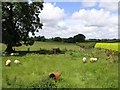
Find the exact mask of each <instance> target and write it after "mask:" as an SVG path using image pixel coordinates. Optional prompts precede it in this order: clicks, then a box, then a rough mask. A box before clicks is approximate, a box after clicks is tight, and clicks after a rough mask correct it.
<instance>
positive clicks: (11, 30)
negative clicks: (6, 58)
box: [2, 2, 43, 46]
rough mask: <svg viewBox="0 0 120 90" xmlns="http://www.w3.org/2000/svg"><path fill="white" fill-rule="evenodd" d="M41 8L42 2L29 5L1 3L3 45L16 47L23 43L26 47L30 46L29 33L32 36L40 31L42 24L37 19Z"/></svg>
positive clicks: (23, 3)
mask: <svg viewBox="0 0 120 90" xmlns="http://www.w3.org/2000/svg"><path fill="white" fill-rule="evenodd" d="M42 8H43V2H32V3H30V4H29V3H28V2H2V37H3V38H2V41H3V43H5V44H11V45H12V46H13V45H14V46H16V45H17V43H20V42H21V41H24V42H25V44H26V45H32V44H33V40H32V39H31V38H30V37H29V32H31V33H33V35H34V32H35V31H39V29H42V26H43V24H42V23H41V22H40V18H39V14H40V12H41V10H42ZM25 38H26V39H25ZM31 40H32V41H31ZM27 42H28V43H27Z"/></svg>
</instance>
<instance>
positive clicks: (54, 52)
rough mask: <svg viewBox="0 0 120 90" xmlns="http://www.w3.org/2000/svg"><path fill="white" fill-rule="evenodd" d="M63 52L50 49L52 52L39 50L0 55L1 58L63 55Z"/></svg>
mask: <svg viewBox="0 0 120 90" xmlns="http://www.w3.org/2000/svg"><path fill="white" fill-rule="evenodd" d="M64 53H65V51H64V50H60V49H52V50H46V49H41V50H36V51H15V52H14V53H10V54H9V53H5V52H3V53H2V54H1V56H2V57H4V56H24V55H26V54H49V55H50V54H64Z"/></svg>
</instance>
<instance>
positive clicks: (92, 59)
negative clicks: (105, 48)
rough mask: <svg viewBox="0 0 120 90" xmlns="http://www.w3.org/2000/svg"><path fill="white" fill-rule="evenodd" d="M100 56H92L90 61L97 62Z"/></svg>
mask: <svg viewBox="0 0 120 90" xmlns="http://www.w3.org/2000/svg"><path fill="white" fill-rule="evenodd" d="M97 61H98V58H90V62H97Z"/></svg>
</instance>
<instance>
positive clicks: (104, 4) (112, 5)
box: [99, 1, 118, 11]
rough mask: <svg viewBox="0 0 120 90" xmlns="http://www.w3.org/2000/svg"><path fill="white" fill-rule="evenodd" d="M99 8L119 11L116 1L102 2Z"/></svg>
mask: <svg viewBox="0 0 120 90" xmlns="http://www.w3.org/2000/svg"><path fill="white" fill-rule="evenodd" d="M99 7H100V8H103V9H105V10H108V11H118V2H114V1H111V2H102V1H101V2H100V4H99Z"/></svg>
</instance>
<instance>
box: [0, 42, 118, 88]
mask: <svg viewBox="0 0 120 90" xmlns="http://www.w3.org/2000/svg"><path fill="white" fill-rule="evenodd" d="M2 47H3V51H4V50H5V48H6V46H5V45H3V44H2ZM28 47H29V48H30V51H35V50H40V48H41V49H49V50H51V49H52V48H54V47H59V48H60V49H61V50H64V49H66V52H65V53H64V54H37V53H36V54H35V53H27V54H25V55H22V56H5V57H2V87H3V88H118V55H117V54H114V55H108V53H107V52H106V50H105V49H97V48H89V49H84V48H80V47H79V46H77V45H76V44H69V43H56V42H36V43H35V44H34V45H33V46H28ZM28 47H26V46H21V47H15V50H16V51H18V50H21V51H25V50H27V48H28ZM83 57H86V58H87V62H86V63H83V62H82V58H83ZM90 57H99V61H98V62H94V63H91V62H90V60H89V59H90ZM7 59H10V60H12V64H11V66H10V67H7V66H5V61H6V60H7ZM15 59H18V60H20V61H21V64H20V65H15V64H14V63H13V61H14V60H15ZM56 71H58V72H60V73H61V76H60V79H59V80H57V81H54V80H51V79H49V74H50V73H51V72H56Z"/></svg>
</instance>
